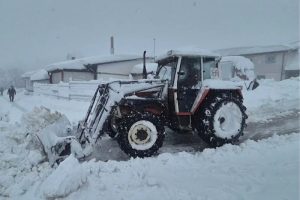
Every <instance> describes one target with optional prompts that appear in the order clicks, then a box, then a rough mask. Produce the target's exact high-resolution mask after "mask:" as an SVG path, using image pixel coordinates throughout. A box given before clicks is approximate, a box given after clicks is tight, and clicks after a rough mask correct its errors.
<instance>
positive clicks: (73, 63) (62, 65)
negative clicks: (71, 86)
mask: <svg viewBox="0 0 300 200" xmlns="http://www.w3.org/2000/svg"><path fill="white" fill-rule="evenodd" d="M136 59H142V57H141V56H137V55H111V56H91V57H85V58H79V59H74V60H68V61H63V62H58V63H53V64H50V65H48V66H47V67H46V70H47V71H53V70H57V69H78V70H82V69H86V67H85V66H86V65H89V64H105V63H112V62H122V61H127V60H136Z"/></svg>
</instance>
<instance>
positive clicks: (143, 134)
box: [136, 129, 148, 141]
mask: <svg viewBox="0 0 300 200" xmlns="http://www.w3.org/2000/svg"><path fill="white" fill-rule="evenodd" d="M136 137H137V139H138V140H140V141H143V140H145V139H147V137H148V133H147V131H145V130H144V129H139V130H137V133H136Z"/></svg>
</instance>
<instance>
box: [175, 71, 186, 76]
mask: <svg viewBox="0 0 300 200" xmlns="http://www.w3.org/2000/svg"><path fill="white" fill-rule="evenodd" d="M177 74H178V75H179V76H183V75H185V72H184V71H179V72H178V73H177Z"/></svg>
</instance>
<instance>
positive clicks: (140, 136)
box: [128, 120, 157, 150]
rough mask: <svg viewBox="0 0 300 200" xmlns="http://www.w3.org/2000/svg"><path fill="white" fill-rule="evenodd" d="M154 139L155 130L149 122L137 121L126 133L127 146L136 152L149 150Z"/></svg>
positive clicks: (155, 137) (155, 135)
mask: <svg viewBox="0 0 300 200" xmlns="http://www.w3.org/2000/svg"><path fill="white" fill-rule="evenodd" d="M156 139H157V129H156V127H155V126H154V124H153V123H152V122H150V121H146V120H141V121H137V122H136V123H134V124H133V125H132V126H131V127H130V129H129V131H128V141H129V144H130V145H131V147H132V148H134V149H137V150H146V149H149V148H151V147H152V146H153V145H154V143H155V141H156Z"/></svg>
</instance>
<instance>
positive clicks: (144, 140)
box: [40, 51, 247, 161]
mask: <svg viewBox="0 0 300 200" xmlns="http://www.w3.org/2000/svg"><path fill="white" fill-rule="evenodd" d="M219 60H220V57H219V56H218V55H215V54H213V53H207V52H200V53H196V52H180V51H169V52H168V53H167V54H166V55H165V56H162V57H160V58H158V59H157V63H158V69H157V72H156V76H155V79H151V80H148V79H142V80H137V81H114V82H110V83H105V84H100V85H99V86H98V88H97V90H96V91H95V94H94V96H93V98H92V100H91V104H90V106H89V109H88V112H87V114H86V117H85V118H84V120H83V121H81V122H80V123H79V125H78V127H77V130H75V131H73V132H72V131H71V130H70V129H69V135H68V136H66V137H59V138H56V140H54V142H53V143H52V144H49V138H47V137H46V138H43V137H40V140H41V142H42V143H43V144H44V146H46V148H48V151H47V150H46V152H47V154H48V156H50V154H51V156H52V160H53V161H54V160H60V159H64V157H65V156H68V155H69V154H70V153H73V154H75V156H77V157H78V158H82V157H85V156H87V155H89V154H90V153H91V151H92V150H93V146H94V145H95V144H96V143H97V140H98V139H101V136H102V135H104V134H108V135H109V136H110V137H113V138H115V139H116V140H117V142H118V144H119V146H120V148H121V149H122V150H123V151H124V152H125V153H126V154H128V155H129V156H131V157H148V156H152V155H154V154H156V153H157V151H158V150H159V148H160V147H161V146H162V145H163V141H164V138H165V127H169V128H170V129H172V130H174V131H177V132H179V133H180V132H185V131H194V132H196V133H198V135H199V136H200V137H201V138H202V139H203V140H204V141H205V142H206V143H208V144H209V145H210V146H212V147H218V146H221V145H223V144H225V143H234V142H236V141H238V139H239V137H240V136H241V135H242V134H243V129H244V127H245V120H246V118H247V115H246V114H245V110H246V107H245V106H243V104H242V103H243V97H242V93H241V86H239V85H236V84H235V83H233V82H229V81H221V80H218V79H217V77H218V68H217V67H218V62H219ZM144 73H145V74H146V73H147V72H146V68H145V69H144Z"/></svg>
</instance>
